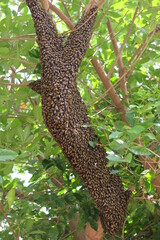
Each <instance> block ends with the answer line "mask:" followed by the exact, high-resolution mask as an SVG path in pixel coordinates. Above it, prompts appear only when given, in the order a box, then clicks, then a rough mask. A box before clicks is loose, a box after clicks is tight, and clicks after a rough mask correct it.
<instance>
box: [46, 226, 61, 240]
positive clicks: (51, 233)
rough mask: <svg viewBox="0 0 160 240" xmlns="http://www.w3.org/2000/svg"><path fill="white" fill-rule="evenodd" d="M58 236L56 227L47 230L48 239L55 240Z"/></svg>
mask: <svg viewBox="0 0 160 240" xmlns="http://www.w3.org/2000/svg"><path fill="white" fill-rule="evenodd" d="M58 235H59V231H58V228H57V227H54V228H51V229H50V230H49V233H48V236H49V237H50V239H52V240H57V239H58Z"/></svg>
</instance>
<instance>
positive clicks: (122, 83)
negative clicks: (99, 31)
mask: <svg viewBox="0 0 160 240" xmlns="http://www.w3.org/2000/svg"><path fill="white" fill-rule="evenodd" d="M107 27H108V31H109V35H110V39H111V41H112V46H113V49H114V52H115V55H116V58H117V56H118V55H119V58H118V59H117V63H118V67H119V77H121V76H122V75H123V74H124V73H125V72H126V68H125V66H124V63H123V60H122V56H121V54H120V53H119V49H118V44H117V41H116V39H115V34H114V31H113V28H112V24H111V21H110V20H108V22H107ZM120 86H121V90H122V93H123V94H124V96H123V101H124V102H126V103H128V104H129V100H128V97H127V95H128V92H127V86H126V77H124V78H122V79H121V81H120Z"/></svg>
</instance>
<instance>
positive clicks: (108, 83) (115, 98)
mask: <svg viewBox="0 0 160 240" xmlns="http://www.w3.org/2000/svg"><path fill="white" fill-rule="evenodd" d="M91 62H92V64H93V66H94V68H95V70H96V72H97V74H98V75H99V77H100V79H101V80H102V82H103V84H104V86H105V88H106V90H107V93H108V95H109V96H110V98H111V99H112V102H113V104H114V105H115V107H116V109H117V111H118V112H122V113H123V114H122V115H121V118H122V120H123V121H124V122H126V118H125V106H124V105H123V104H122V102H121V100H120V98H119V96H118V94H117V92H116V90H115V88H114V86H113V85H112V83H111V81H110V79H109V78H108V76H107V75H106V73H105V71H104V69H103V68H102V66H101V65H100V63H99V62H98V61H97V60H93V59H92V61H91ZM122 77H124V74H123V76H122ZM122 77H121V78H122ZM121 78H120V79H121ZM119 81H120V80H119Z"/></svg>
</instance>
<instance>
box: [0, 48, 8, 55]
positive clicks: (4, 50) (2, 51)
mask: <svg viewBox="0 0 160 240" xmlns="http://www.w3.org/2000/svg"><path fill="white" fill-rule="evenodd" d="M8 53H9V49H8V48H6V47H3V48H0V55H2V56H6V55H8Z"/></svg>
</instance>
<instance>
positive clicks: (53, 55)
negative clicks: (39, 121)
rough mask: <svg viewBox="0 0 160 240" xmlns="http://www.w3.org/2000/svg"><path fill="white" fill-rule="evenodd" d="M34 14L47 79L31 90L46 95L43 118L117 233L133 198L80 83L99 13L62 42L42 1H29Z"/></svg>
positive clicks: (93, 10) (92, 14) (107, 223)
mask: <svg viewBox="0 0 160 240" xmlns="http://www.w3.org/2000/svg"><path fill="white" fill-rule="evenodd" d="M26 2H27V5H28V7H29V9H30V11H31V14H32V18H33V21H34V26H35V29H36V34H37V42H38V45H39V48H40V61H41V78H42V80H41V81H36V82H33V83H30V84H29V87H30V88H32V89H33V90H34V91H36V92H38V93H39V94H41V98H42V115H43V119H44V122H45V125H46V127H47V128H48V130H49V132H50V133H51V134H52V136H53V138H54V139H55V141H56V142H57V143H58V144H59V146H60V147H61V149H62V151H63V153H64V155H65V156H66V158H67V159H68V160H69V162H70V163H71V164H72V166H73V167H74V168H75V170H76V171H77V173H78V175H79V176H80V178H81V179H82V181H83V182H84V184H85V186H86V188H87V189H88V191H89V192H90V195H91V196H92V198H93V199H94V201H95V203H96V205H97V207H98V209H99V213H100V217H101V222H102V225H103V227H104V229H105V230H106V231H107V232H108V233H110V234H114V233H115V232H117V231H118V229H119V228H120V227H121V226H122V224H123V222H124V219H125V215H126V210H127V205H128V199H129V191H124V188H123V185H122V182H121V179H120V177H119V176H118V175H117V174H110V171H111V170H112V168H107V167H106V165H107V162H108V160H107V159H106V152H105V150H104V149H103V147H102V146H100V145H97V146H95V147H94V148H93V147H91V146H90V145H89V141H95V140H96V136H95V133H94V129H93V128H92V127H90V126H89V125H90V124H91V122H90V119H89V117H88V113H87V108H86V106H85V104H84V102H83V100H82V98H81V96H80V93H79V91H78V89H77V85H76V76H77V72H78V68H79V66H80V64H81V62H82V59H83V57H84V56H85V53H86V50H87V48H88V46H89V41H90V39H91V35H92V28H93V25H94V22H95V19H96V15H97V6H93V7H91V8H90V9H89V10H88V11H87V12H85V13H84V14H83V16H82V18H81V19H80V20H79V21H78V23H77V24H76V26H75V28H74V29H73V31H71V33H70V35H69V36H68V38H67V39H66V41H65V43H63V42H62V39H61V37H60V36H59V34H58V32H57V29H56V26H55V24H54V22H53V21H52V16H51V15H50V14H48V13H47V12H46V11H45V10H44V9H42V8H41V7H40V5H39V2H38V0H26Z"/></svg>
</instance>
